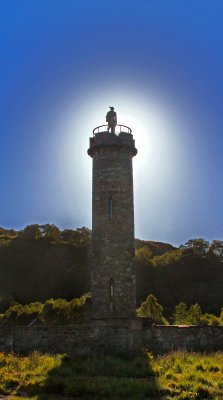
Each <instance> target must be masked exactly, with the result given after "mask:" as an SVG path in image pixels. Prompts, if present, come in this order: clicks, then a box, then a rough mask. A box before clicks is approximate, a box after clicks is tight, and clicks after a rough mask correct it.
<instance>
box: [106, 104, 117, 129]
mask: <svg viewBox="0 0 223 400" xmlns="http://www.w3.org/2000/svg"><path fill="white" fill-rule="evenodd" d="M109 108H110V111H108V112H107V115H106V122H107V123H108V131H109V129H111V133H112V134H113V135H114V134H115V127H116V125H117V115H116V112H115V111H114V107H109Z"/></svg>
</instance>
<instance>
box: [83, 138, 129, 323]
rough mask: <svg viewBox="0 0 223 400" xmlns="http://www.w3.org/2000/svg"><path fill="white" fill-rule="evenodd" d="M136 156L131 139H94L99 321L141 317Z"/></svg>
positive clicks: (95, 314) (95, 313)
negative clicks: (136, 239) (136, 259)
mask: <svg viewBox="0 0 223 400" xmlns="http://www.w3.org/2000/svg"><path fill="white" fill-rule="evenodd" d="M136 153H137V150H136V149H135V144H134V140H133V137H132V135H131V134H127V133H126V134H125V133H121V134H120V135H118V136H117V135H112V134H110V133H109V132H101V133H98V134H96V135H95V137H94V138H91V139H90V149H89V150H88V154H89V155H90V156H91V157H92V158H93V182H92V193H93V194H92V278H91V293H92V318H93V319H103V318H111V317H117V318H120V317H133V316H135V310H136V271H135V263H134V257H135V251H134V208H133V178H132V157H133V156H134V155H135V154H136ZM111 285H112V291H111ZM111 292H112V296H111Z"/></svg>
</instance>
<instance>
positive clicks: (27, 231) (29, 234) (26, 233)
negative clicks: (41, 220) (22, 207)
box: [20, 224, 41, 240]
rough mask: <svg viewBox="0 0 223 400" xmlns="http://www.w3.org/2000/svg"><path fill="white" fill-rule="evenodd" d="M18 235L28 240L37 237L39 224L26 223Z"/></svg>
mask: <svg viewBox="0 0 223 400" xmlns="http://www.w3.org/2000/svg"><path fill="white" fill-rule="evenodd" d="M20 236H21V237H23V238H25V239H30V240H36V239H39V238H40V236H41V232H40V226H39V225H38V224H34V225H27V226H26V228H24V229H23V231H21V233H20Z"/></svg>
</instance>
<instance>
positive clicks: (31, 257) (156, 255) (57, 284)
mask: <svg viewBox="0 0 223 400" xmlns="http://www.w3.org/2000/svg"><path fill="white" fill-rule="evenodd" d="M214 242H215V243H214ZM214 242H213V243H212V244H211V245H210V244H208V242H206V241H204V240H203V239H195V240H191V241H188V242H187V244H186V245H185V246H183V247H182V248H180V249H179V248H176V247H173V246H172V245H171V244H168V243H162V242H154V241H143V240H140V239H136V241H135V247H136V275H137V303H138V305H139V304H140V303H141V302H142V301H143V300H145V298H146V297H147V296H148V294H150V293H152V294H154V295H155V296H156V297H157V298H158V301H159V303H161V304H162V305H163V306H164V314H165V315H166V316H167V317H168V316H169V315H170V314H172V312H173V310H174V307H175V305H176V304H178V303H179V302H180V301H183V302H185V303H186V304H187V305H191V304H195V303H196V302H198V303H199V304H200V306H201V308H202V311H203V312H210V313H214V314H217V315H218V314H219V312H220V308H221V307H223V262H222V260H223V256H222V254H223V250H222V249H223V245H222V243H220V242H219V241H214ZM221 246H222V247H221ZM90 248H91V231H90V230H89V229H87V228H85V227H83V228H79V229H77V230H64V231H60V230H59V228H57V227H56V226H54V225H50V224H46V225H42V226H39V225H30V226H27V227H26V228H25V229H23V230H22V231H15V230H7V229H4V228H0V313H1V312H3V311H4V309H5V308H6V307H7V305H8V304H9V303H10V302H13V301H17V302H20V303H22V304H25V303H30V302H32V301H42V302H44V301H45V300H47V299H49V298H54V299H56V298H65V299H67V300H71V299H73V298H77V297H80V296H81V295H82V294H83V293H87V292H89V291H90V269H91V258H90Z"/></svg>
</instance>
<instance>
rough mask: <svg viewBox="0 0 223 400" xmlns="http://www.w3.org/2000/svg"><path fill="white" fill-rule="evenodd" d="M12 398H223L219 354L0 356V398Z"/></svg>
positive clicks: (222, 368) (222, 365)
mask: <svg viewBox="0 0 223 400" xmlns="http://www.w3.org/2000/svg"><path fill="white" fill-rule="evenodd" d="M1 394H2V395H11V397H10V399H11V400H18V399H20V400H22V399H23V400H24V399H26V400H27V399H30V400H31V399H32V400H56V399H58V400H65V399H66V400H67V399H69V398H70V399H71V398H72V399H75V398H76V399H96V400H97V399H115V400H119V399H132V400H133V399H134V400H143V399H158V398H160V399H177V400H183V399H184V400H187V399H192V400H196V399H216V400H217V399H218V400H220V399H221V400H222V399H223V353H220V352H219V353H214V354H199V353H188V352H174V353H171V354H169V355H165V356H159V357H153V356H152V355H151V354H149V353H147V352H144V353H143V354H140V355H138V356H136V357H127V356H122V357H121V356H119V357H118V356H102V355H101V356H80V357H75V358H71V357H70V356H69V355H66V354H64V355H55V356H53V355H48V354H45V355H42V354H39V353H38V352H34V353H32V354H30V355H29V356H28V357H23V356H18V355H14V354H8V355H5V354H3V353H0V395H1Z"/></svg>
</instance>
